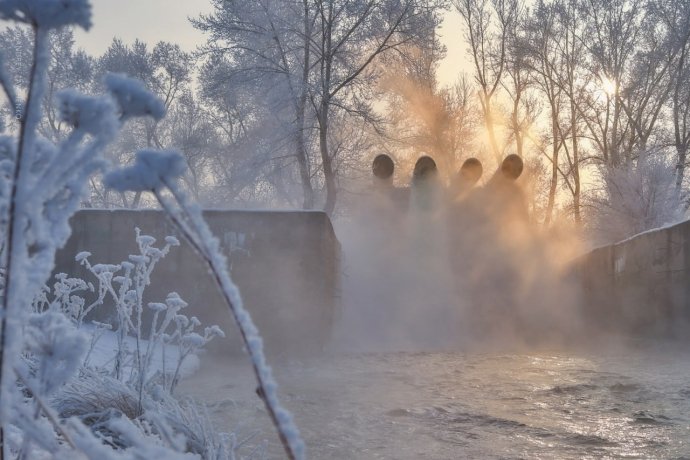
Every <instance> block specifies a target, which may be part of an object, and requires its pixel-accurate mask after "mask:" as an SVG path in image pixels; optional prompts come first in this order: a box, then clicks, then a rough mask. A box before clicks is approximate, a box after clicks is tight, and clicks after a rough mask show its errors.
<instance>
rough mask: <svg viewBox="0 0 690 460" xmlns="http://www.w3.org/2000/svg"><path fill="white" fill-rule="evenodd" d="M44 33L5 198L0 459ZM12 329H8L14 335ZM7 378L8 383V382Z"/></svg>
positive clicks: (37, 37) (38, 39) (44, 62)
mask: <svg viewBox="0 0 690 460" xmlns="http://www.w3.org/2000/svg"><path fill="white" fill-rule="evenodd" d="M46 45H47V32H46V31H43V30H41V29H40V28H38V27H36V26H34V56H33V60H32V63H31V74H30V77H29V78H30V80H29V92H28V95H27V106H26V113H25V114H24V115H25V116H24V117H22V120H21V126H20V130H19V146H18V148H17V155H16V158H15V159H14V172H13V174H12V191H11V194H10V199H9V209H8V214H7V216H6V220H7V228H8V229H7V240H6V244H5V251H4V254H3V258H4V260H3V262H4V263H3V265H4V268H5V292H4V296H3V299H2V317H1V321H2V322H1V324H0V407H3V408H5V409H4V410H0V460H3V459H4V457H5V455H4V454H5V443H4V430H3V427H4V424H5V422H6V420H7V414H6V412H5V411H7V410H9V409H8V407H9V394H8V392H9V391H10V389H9V388H6V387H7V386H9V385H10V384H11V374H12V372H11V370H12V366H11V362H10V361H11V357H9V356H7V353H8V351H11V348H12V347H11V342H10V341H9V340H8V337H7V333H8V332H9V329H8V328H7V322H8V319H9V316H10V307H11V306H12V303H11V299H12V297H13V295H14V291H15V290H16V289H15V283H14V277H13V276H12V275H13V273H12V271H13V266H14V263H15V260H14V258H15V254H14V253H15V248H16V247H17V246H18V243H19V241H16V240H17V238H20V237H21V231H22V229H18V228H16V227H17V226H18V225H19V222H18V220H17V203H18V201H19V200H18V195H19V194H20V193H21V191H20V190H19V182H20V176H22V171H23V167H22V166H23V163H24V161H26V159H25V157H26V155H25V152H26V150H27V144H28V143H29V137H30V136H33V135H34V128H35V126H36V125H37V124H38V121H39V119H40V117H41V114H40V109H41V107H40V104H41V101H42V99H43V91H44V87H45V85H43V80H44V77H45V73H46V70H47V68H48V57H47V53H46V49H47V46H46ZM15 307H16V306H15ZM15 333H16V332H12V334H15ZM8 380H9V381H10V383H8Z"/></svg>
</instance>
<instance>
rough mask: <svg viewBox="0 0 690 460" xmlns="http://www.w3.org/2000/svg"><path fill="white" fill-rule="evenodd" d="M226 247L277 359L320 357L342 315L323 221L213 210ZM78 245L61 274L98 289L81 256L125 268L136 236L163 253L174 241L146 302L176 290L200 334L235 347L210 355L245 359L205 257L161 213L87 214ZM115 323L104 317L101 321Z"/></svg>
mask: <svg viewBox="0 0 690 460" xmlns="http://www.w3.org/2000/svg"><path fill="white" fill-rule="evenodd" d="M204 217H205V218H206V220H207V222H208V223H209V225H210V227H211V229H212V231H213V233H214V234H215V235H216V236H217V237H218V238H220V240H221V245H222V247H223V249H224V251H226V255H227V256H228V258H229V260H230V264H231V266H232V267H231V272H232V277H233V279H234V281H235V283H236V284H237V285H238V286H239V287H240V290H241V292H242V296H243V298H244V301H245V306H246V308H247V309H248V310H249V312H250V313H251V315H252V317H253V318H254V321H255V323H256V324H257V326H258V327H259V329H260V331H261V332H262V334H263V335H264V338H265V341H266V342H267V349H268V350H269V353H270V354H272V355H274V356H275V355H283V356H289V355H292V354H301V353H309V352H316V351H318V350H320V349H321V348H322V347H323V346H324V345H325V344H326V343H327V342H328V340H329V338H330V333H331V328H332V326H333V322H334V318H335V315H336V314H337V309H338V297H339V296H338V294H339V293H338V289H339V276H340V270H339V258H340V245H339V243H338V241H337V239H336V237H335V234H334V232H333V227H332V226H331V222H330V220H329V218H328V216H327V215H326V214H324V213H322V212H300V211H296V212H280V211H205V212H204ZM71 225H72V230H73V233H72V237H71V238H70V240H69V241H68V243H67V245H66V246H65V248H63V249H62V250H61V251H60V252H59V253H58V256H57V259H56V270H55V272H56V273H59V272H64V273H67V274H68V275H69V276H75V277H80V278H83V279H85V280H92V281H93V277H92V275H90V274H89V273H88V272H86V270H85V269H84V268H83V267H81V266H80V265H79V264H77V263H76V262H75V260H74V256H75V255H76V254H77V253H79V252H80V251H89V252H91V253H92V257H90V261H91V263H92V264H96V263H119V262H121V261H123V260H127V256H128V254H135V253H137V252H138V251H137V246H136V242H135V230H134V229H135V227H139V228H140V229H141V231H142V233H143V234H147V235H151V236H154V237H156V238H157V239H158V242H159V243H161V244H160V246H162V243H163V238H164V237H165V236H167V235H175V236H178V238H179V239H180V242H181V243H182V246H180V247H176V248H172V250H171V252H170V254H168V256H167V257H166V258H165V259H164V260H163V261H162V263H160V264H159V265H158V266H157V267H156V269H155V270H154V273H153V276H152V284H151V286H150V287H149V288H147V290H146V296H145V299H144V300H145V302H151V301H155V302H162V301H164V300H165V297H166V295H167V293H168V292H171V291H175V292H177V293H178V294H180V296H181V297H182V298H183V299H184V300H185V301H187V302H188V303H189V307H188V309H187V311H186V314H187V315H188V316H197V317H198V318H199V319H200V320H201V322H202V325H211V324H218V325H219V326H221V327H222V328H223V330H224V331H225V332H226V334H227V335H228V336H229V338H228V339H225V340H221V341H219V342H218V343H216V344H215V345H214V346H212V348H211V350H212V351H215V352H222V353H237V352H239V351H240V350H241V347H240V346H239V338H238V337H239V336H238V332H237V330H236V327H235V325H234V323H233V322H232V319H231V317H230V313H229V311H228V309H227V307H226V306H225V305H224V304H223V302H222V299H221V297H220V295H219V293H218V289H217V287H216V286H215V284H214V282H213V280H212V278H211V276H209V274H208V272H207V269H206V267H205V266H204V265H203V264H202V262H201V261H200V259H199V257H198V256H197V255H196V253H194V251H193V250H192V249H191V247H189V246H188V245H187V244H186V242H185V241H184V240H183V239H182V237H181V236H180V235H178V234H177V232H175V230H174V229H173V227H172V225H171V224H170V222H169V221H168V220H167V219H166V217H165V216H164V214H163V213H162V212H160V211H154V210H146V211H138V210H137V211H131V210H115V211H109V210H83V211H80V212H78V213H77V214H76V215H75V216H74V217H73V219H72V221H71ZM104 315H105V316H107V315H112V308H100V311H98V312H95V316H94V317H95V318H99V317H100V318H103V316H104Z"/></svg>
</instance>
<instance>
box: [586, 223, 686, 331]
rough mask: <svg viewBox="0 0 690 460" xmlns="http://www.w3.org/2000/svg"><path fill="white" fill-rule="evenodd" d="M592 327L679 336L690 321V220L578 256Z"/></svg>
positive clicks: (588, 316) (587, 315)
mask: <svg viewBox="0 0 690 460" xmlns="http://www.w3.org/2000/svg"><path fill="white" fill-rule="evenodd" d="M574 267H575V270H574V273H575V274H576V276H577V278H578V279H579V281H580V282H581V283H582V287H583V298H582V302H581V305H582V309H583V312H584V313H585V317H586V318H587V319H588V320H589V322H590V323H591V325H592V327H598V328H604V329H606V330H610V331H616V332H622V333H632V334H635V335H639V336H664V337H680V336H681V335H684V334H686V332H687V331H688V326H689V325H690V221H686V222H682V223H680V224H677V225H673V226H670V227H667V228H663V229H658V230H652V231H649V232H645V233H642V234H640V235H637V236H634V237H632V238H630V239H628V240H625V241H622V242H620V243H617V244H613V245H610V246H605V247H601V248H598V249H595V250H593V251H591V252H589V253H587V254H585V255H584V256H582V257H580V258H579V259H578V260H577V261H575V265H574Z"/></svg>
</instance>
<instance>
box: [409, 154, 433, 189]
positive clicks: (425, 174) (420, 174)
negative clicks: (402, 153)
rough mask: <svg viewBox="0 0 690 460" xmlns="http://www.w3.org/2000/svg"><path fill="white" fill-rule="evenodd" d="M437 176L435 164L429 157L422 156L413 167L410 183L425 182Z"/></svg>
mask: <svg viewBox="0 0 690 460" xmlns="http://www.w3.org/2000/svg"><path fill="white" fill-rule="evenodd" d="M437 174H438V168H437V167H436V162H435V161H434V159H433V158H431V157H430V156H427V155H424V156H422V157H420V158H419V159H418V160H417V163H415V165H414V171H413V173H412V183H413V184H414V183H418V182H419V181H426V180H428V179H431V178H434V177H436V175H437Z"/></svg>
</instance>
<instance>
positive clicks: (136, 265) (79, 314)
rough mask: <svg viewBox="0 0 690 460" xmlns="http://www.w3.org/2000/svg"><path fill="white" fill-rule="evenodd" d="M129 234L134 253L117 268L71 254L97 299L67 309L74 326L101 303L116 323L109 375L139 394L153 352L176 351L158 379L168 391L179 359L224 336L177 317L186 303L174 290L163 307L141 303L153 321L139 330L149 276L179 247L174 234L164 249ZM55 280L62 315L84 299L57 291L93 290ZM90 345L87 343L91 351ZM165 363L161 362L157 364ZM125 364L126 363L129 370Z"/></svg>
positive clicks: (216, 329)
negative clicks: (173, 360) (89, 278)
mask: <svg viewBox="0 0 690 460" xmlns="http://www.w3.org/2000/svg"><path fill="white" fill-rule="evenodd" d="M135 230H136V241H137V245H138V249H139V253H138V254H132V255H130V256H129V257H128V260H126V261H123V262H120V263H118V264H95V265H92V264H91V262H90V261H89V257H90V256H91V254H90V253H89V252H86V251H84V252H80V253H79V254H77V256H76V260H77V261H78V262H79V263H80V264H81V265H82V266H84V267H85V268H86V269H87V270H88V271H89V272H90V273H91V274H92V275H93V276H94V277H95V278H96V285H97V289H98V293H99V295H98V298H97V299H96V300H95V301H94V302H92V303H91V304H90V305H89V306H88V307H86V308H81V309H80V308H72V309H71V310H74V312H75V313H74V318H75V321H76V322H77V325H78V326H80V325H81V323H82V321H83V318H84V316H85V315H86V314H87V313H88V312H90V311H91V310H92V309H93V308H94V306H97V305H103V304H106V305H107V306H109V307H111V308H112V309H113V310H114V311H115V312H116V314H117V320H116V324H113V325H110V326H111V328H113V329H114V331H115V334H116V337H117V351H116V355H115V358H114V362H113V368H112V370H111V374H112V375H113V376H114V377H115V378H116V379H118V380H127V381H129V382H133V383H134V384H135V385H134V386H135V388H137V391H138V392H139V394H140V396H141V394H142V392H143V391H144V388H145V386H146V385H147V383H148V382H149V381H150V380H151V379H153V378H154V377H156V376H155V375H153V374H154V371H153V369H154V367H153V366H152V361H153V358H154V354H155V353H156V352H157V351H158V352H161V353H165V350H166V345H167V346H170V345H172V346H175V347H177V349H178V359H177V362H176V364H175V366H174V368H173V369H171V370H170V373H168V372H166V369H165V367H164V368H163V369H162V375H161V376H160V378H161V379H162V381H163V386H164V388H165V389H166V391H169V392H172V391H173V389H174V387H175V385H176V384H177V382H178V381H179V373H180V369H181V367H182V362H183V361H184V360H185V358H187V357H188V356H189V355H190V354H193V353H196V352H198V351H200V350H201V349H202V348H204V347H205V346H206V345H207V344H208V343H209V342H210V341H211V340H213V339H214V338H215V337H223V336H224V333H223V331H222V330H221V329H220V328H219V327H218V326H215V325H214V326H210V327H206V328H205V329H204V331H203V335H201V334H199V333H197V332H196V328H197V327H198V326H200V325H201V322H200V321H199V320H198V319H197V318H196V317H194V316H192V317H191V318H190V317H188V316H186V315H184V314H182V313H181V311H182V310H183V309H185V308H186V307H187V303H186V302H185V301H184V300H182V298H181V297H180V296H179V295H178V294H177V293H176V292H171V293H170V294H168V296H167V298H166V299H165V302H164V303H160V302H149V303H148V304H147V307H148V309H150V310H151V311H152V312H153V317H152V319H151V322H150V326H149V327H148V329H147V328H146V327H145V326H146V325H145V322H144V320H143V318H144V309H145V307H144V291H145V289H146V287H147V286H148V285H149V284H150V283H151V274H152V272H153V270H154V268H155V267H156V265H157V264H158V263H159V262H160V261H161V260H162V259H163V258H164V257H165V256H166V255H167V254H168V253H169V251H170V249H171V248H172V247H174V246H179V244H180V243H179V242H178V240H177V238H175V237H174V236H167V237H166V238H165V245H164V246H163V247H162V248H157V247H155V246H154V244H155V243H156V239H155V238H154V237H152V236H149V235H142V234H141V231H140V230H139V229H138V228H137V229H135ZM57 278H58V283H56V284H55V286H56V287H55V291H56V294H55V297H56V299H55V300H53V301H52V302H51V303H52V304H57V307H58V308H59V309H60V310H62V311H69V310H70V307H69V306H70V305H77V306H78V307H80V306H83V305H85V301H84V300H83V299H80V298H79V296H76V295H71V296H68V295H64V294H62V292H63V291H67V290H66V289H64V288H63V286H65V285H66V286H68V287H71V286H78V287H83V286H89V287H90V290H92V291H93V290H95V289H94V287H93V285H92V284H91V283H86V282H85V281H83V280H75V279H73V278H66V276H63V275H61V274H60V275H58V277H57ZM82 290H83V289H82ZM68 292H70V293H71V292H73V291H68ZM58 294H59V295H60V296H59V298H58ZM43 297H45V295H44V296H43ZM60 299H62V302H61V301H60ZM41 302H42V303H46V302H47V300H41ZM99 326H100V327H99V329H103V327H104V326H103V324H102V323H99ZM105 327H107V326H105ZM94 337H96V336H94ZM128 337H132V338H133V339H134V343H135V348H134V350H129V349H128V344H127V338H128ZM94 342H95V340H94ZM93 346H94V345H93V343H92V346H91V348H93ZM165 362H166V361H165V359H164V360H163V366H165ZM128 363H130V364H129V366H128V365H127V364H128ZM126 367H129V375H126V374H127V373H126V372H125V368H126Z"/></svg>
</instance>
